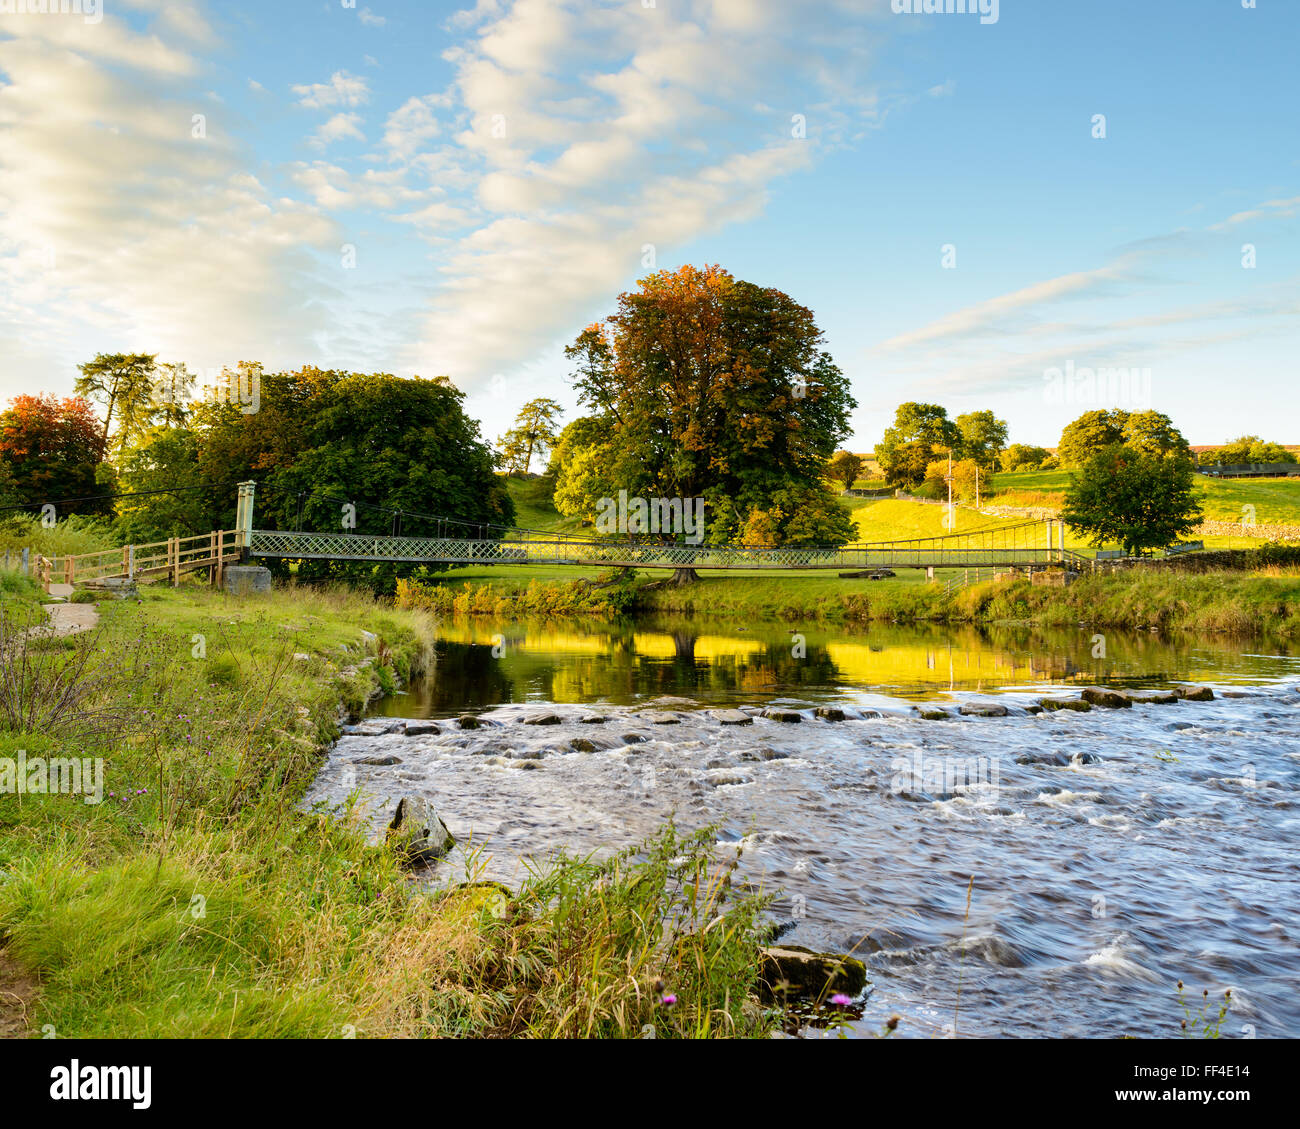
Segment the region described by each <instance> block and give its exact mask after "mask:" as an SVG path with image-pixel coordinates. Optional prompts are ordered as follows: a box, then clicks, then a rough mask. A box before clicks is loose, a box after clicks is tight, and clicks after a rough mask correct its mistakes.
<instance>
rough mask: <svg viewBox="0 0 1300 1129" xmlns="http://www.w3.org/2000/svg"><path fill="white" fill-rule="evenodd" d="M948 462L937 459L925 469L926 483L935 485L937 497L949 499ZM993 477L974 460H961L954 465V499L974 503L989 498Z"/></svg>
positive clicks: (934, 491) (934, 489) (934, 490)
mask: <svg viewBox="0 0 1300 1129" xmlns="http://www.w3.org/2000/svg"><path fill="white" fill-rule="evenodd" d="M948 473H949V471H948V460H947V459H946V458H944V459H936V460H935V461H934V462H932V463H930V465H929V466H927V467H926V468H925V481H926V482H927V483H932V484H933V493H934V495H935V497H937V498H941V499H944V500H946V499H947V497H948ZM992 484H993V475H992V474H991V473H990V472H989V471H987V470H985V469H984V468H983V467H982V466H980V465H979V463H977V462H976V461H975V460H974V459H960V460H958V461H957V462H955V463H953V464H952V497H953V500H954V501H958V502H973V501H975V499H976V497H978V496H984V497H987V496H988V491H989V487H990V486H992Z"/></svg>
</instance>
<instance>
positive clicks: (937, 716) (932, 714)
mask: <svg viewBox="0 0 1300 1129" xmlns="http://www.w3.org/2000/svg"><path fill="white" fill-rule="evenodd" d="M918 712H919V713H920V715H921V720H922V721H951V720H952V714H950V713H949V712H948V711H947V710H919V711H918Z"/></svg>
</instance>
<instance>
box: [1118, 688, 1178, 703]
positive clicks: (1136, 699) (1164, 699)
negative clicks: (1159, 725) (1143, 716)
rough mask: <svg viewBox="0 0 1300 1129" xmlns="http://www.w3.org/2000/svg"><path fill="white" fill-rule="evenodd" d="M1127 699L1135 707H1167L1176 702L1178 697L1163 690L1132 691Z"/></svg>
mask: <svg viewBox="0 0 1300 1129" xmlns="http://www.w3.org/2000/svg"><path fill="white" fill-rule="evenodd" d="M1128 699H1129V701H1130V702H1132V703H1133V704H1134V705H1135V706H1168V705H1172V704H1173V703H1174V702H1176V701H1178V695H1177V694H1173V693H1169V692H1168V691H1165V690H1141V691H1133V692H1131V693H1130V694H1129V696H1128Z"/></svg>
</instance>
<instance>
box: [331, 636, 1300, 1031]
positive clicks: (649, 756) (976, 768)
mask: <svg viewBox="0 0 1300 1129" xmlns="http://www.w3.org/2000/svg"><path fill="white" fill-rule="evenodd" d="M1186 683H1194V684H1197V685H1209V686H1212V687H1214V688H1215V690H1216V698H1215V700H1214V701H1209V702H1192V701H1179V702H1177V703H1174V704H1149V705H1137V706H1134V707H1133V708H1131V709H1117V710H1103V709H1096V710H1093V711H1092V712H1089V713H1076V712H1065V711H1061V712H1046V713H1042V714H1033V713H1031V712H1029V710H1028V709H1027V707H1032V706H1033V705H1034V704H1035V703H1036V702H1037V701H1038V699H1039V698H1041V697H1044V696H1047V695H1052V694H1062V695H1068V696H1071V697H1074V696H1077V694H1078V690H1079V688H1080V687H1081V686H1082V685H1091V684H1101V685H1108V686H1115V687H1130V688H1133V687H1139V688H1151V689H1159V688H1165V687H1172V686H1177V685H1180V684H1186ZM1297 686H1300V658H1298V657H1296V656H1293V655H1290V654H1288V653H1286V648H1285V647H1284V646H1283V645H1282V644H1266V643H1261V642H1255V643H1252V644H1249V645H1233V644H1232V643H1230V642H1224V641H1222V640H1220V641H1212V640H1206V639H1192V638H1186V637H1183V638H1179V639H1177V640H1170V639H1167V638H1162V637H1160V636H1159V635H1157V634H1155V633H1153V632H1130V633H1119V632H1114V633H1111V632H1108V633H1107V634H1106V636H1105V638H1104V639H1103V638H1101V637H1100V636H1097V635H1095V634H1094V633H1093V632H1092V631H1090V630H1085V629H1083V628H1080V629H1078V630H1076V631H1056V632H1038V631H1032V630H1028V629H1023V630H1013V629H999V630H989V631H984V630H980V629H976V628H939V627H916V626H890V625H883V626H871V627H867V628H855V629H853V630H842V629H839V628H831V629H820V630H808V631H803V630H798V631H792V630H789V629H785V628H779V627H771V626H766V627H761V628H760V627H755V628H753V629H752V630H745V629H744V628H743V627H740V628H738V627H737V626H736V624H735V623H734V622H726V623H723V622H709V621H706V620H698V619H685V618H678V619H673V620H671V621H663V622H654V621H645V622H640V621H639V622H637V623H636V624H635V625H630V626H611V625H605V624H590V625H583V626H571V625H570V626H556V625H555V624H553V623H552V624H547V623H530V622H526V621H511V622H502V623H494V622H491V621H481V620H475V621H473V622H471V623H447V624H445V625H444V626H443V629H442V631H441V641H440V643H439V646H438V658H437V665H436V669H435V670H434V671H433V672H432V673H431V674H430V675H429V676H428V677H426V678H423V679H421V680H420V681H419V682H417V683H416V684H415V685H413V686H411V687H410V688H409V689H408V690H407V692H405V693H402V694H396V695H392V696H390V697H389V698H387V699H385V700H383V701H381V702H379V703H378V704H377V706H376V707H375V708H374V709H373V710H372V711H371V718H370V719H369V724H368V725H363V726H361V727H360V732H354V733H351V734H350V735H348V736H345V737H343V738H342V739H341V740H340V741H339V742H338V743H337V745H336V746H335V748H334V749H333V750H332V752H331V755H330V758H329V760H328V762H327V763H326V765H325V766H324V768H323V769H322V771H321V773H320V775H319V777H318V779H317V781H316V783H315V785H314V787H313V789H312V792H311V794H310V796H309V797H308V802H316V801H326V802H329V803H337V802H340V801H341V800H342V799H343V798H344V796H346V795H347V793H348V792H349V791H351V790H352V789H353V788H357V787H359V788H360V789H361V792H362V795H363V802H364V803H365V804H366V805H368V808H367V810H369V811H370V812H371V813H372V820H373V826H374V828H375V829H376V830H377V829H378V828H379V827H380V826H381V825H382V822H383V821H384V820H385V819H386V818H387V817H388V816H389V814H390V813H391V811H392V808H393V807H394V806H395V804H396V800H397V798H398V797H399V796H400V795H401V794H403V793H404V792H420V793H423V794H425V795H427V796H429V797H430V798H431V799H432V800H433V801H434V802H435V804H436V806H437V808H438V810H439V812H440V813H441V814H442V817H443V819H444V820H445V821H446V823H447V825H448V827H449V828H450V829H451V831H452V832H453V834H455V835H456V836H457V838H458V840H459V841H460V842H461V843H462V844H465V843H468V842H470V841H471V840H472V842H473V843H474V844H475V845H481V846H482V847H483V848H484V849H485V851H486V854H487V857H488V864H487V865H488V871H487V875H486V876H487V877H493V878H499V879H500V880H502V881H505V882H507V883H516V884H517V883H518V881H519V880H520V878H521V876H522V874H523V864H524V861H525V860H528V859H533V860H538V859H544V858H545V857H546V856H547V855H548V854H549V853H551V852H552V851H554V850H556V849H557V848H565V849H568V850H571V851H575V852H587V851H609V850H612V849H616V848H619V847H622V846H626V845H629V844H632V843H635V842H637V841H638V840H640V839H641V838H643V837H644V836H646V835H648V834H650V833H652V832H653V831H655V830H656V828H658V827H659V826H660V825H661V824H662V822H663V821H664V820H665V819H666V818H667V817H668V816H669V815H675V817H676V819H677V821H678V823H679V825H680V826H682V827H684V828H686V829H693V828H696V827H699V826H702V825H705V824H716V825H717V826H718V827H719V828H720V829H721V830H720V839H721V840H722V841H723V842H724V843H726V844H735V843H738V842H742V841H743V845H744V848H745V849H744V854H743V863H742V871H743V872H744V873H745V874H746V875H747V876H748V877H749V878H750V879H751V880H753V881H754V882H756V883H759V884H761V886H762V887H763V888H764V889H767V890H777V889H779V890H780V891H782V893H781V896H780V898H779V900H778V901H777V903H776V905H775V907H774V911H773V913H774V916H775V918H777V919H778V920H779V921H781V922H783V923H785V924H786V927H787V929H788V931H787V932H786V933H785V934H784V935H783V937H782V940H783V942H789V943H795V944H800V945H805V946H808V947H810V948H815V949H826V950H834V951H837V952H849V951H853V952H854V953H856V954H857V955H858V956H860V957H861V958H862V959H864V960H865V961H866V963H867V966H868V975H869V977H870V978H871V980H872V982H873V988H872V990H871V992H870V995H869V996H868V997H867V999H866V1000H865V1002H864V1004H863V1008H862V1017H861V1019H860V1020H857V1021H855V1025H854V1030H855V1032H856V1033H866V1032H871V1031H878V1030H879V1029H880V1028H881V1026H882V1025H883V1023H884V1021H885V1019H886V1018H887V1017H888V1016H890V1015H891V1014H895V1013H896V1014H898V1015H900V1016H901V1017H902V1022H901V1023H900V1025H899V1028H898V1034H899V1035H901V1036H905V1037H907V1036H910V1037H933V1036H943V1035H951V1034H952V1033H953V1031H954V1030H955V1031H956V1032H957V1033H958V1034H959V1035H961V1036H963V1037H968V1036H986V1037H987V1036H1029V1037H1034V1036H1040V1037H1041V1036H1048V1037H1105V1036H1117V1035H1123V1034H1132V1035H1139V1036H1153V1035H1177V1034H1178V1032H1179V1020H1180V1019H1182V1018H1183V1014H1184V1013H1183V1009H1182V1007H1181V1005H1180V1003H1179V1000H1178V998H1177V994H1176V984H1177V981H1179V980H1182V981H1184V982H1185V984H1186V985H1187V991H1188V998H1189V1000H1192V1001H1193V1003H1194V1005H1195V1006H1194V1007H1193V1009H1192V1010H1193V1013H1195V1012H1196V1011H1198V1010H1199V1005H1200V998H1201V992H1202V990H1203V989H1208V990H1209V992H1210V996H1211V999H1212V1000H1214V1001H1215V1006H1214V1007H1213V1008H1212V1009H1211V1010H1212V1012H1213V1013H1214V1014H1216V1015H1217V1002H1218V1000H1219V999H1221V998H1222V995H1223V992H1224V991H1225V989H1229V988H1230V989H1231V990H1232V1002H1231V1008H1230V1011H1229V1013H1228V1016H1227V1018H1226V1019H1225V1020H1224V1022H1223V1027H1222V1033H1223V1035H1224V1036H1227V1037H1250V1036H1252V1035H1254V1036H1258V1037H1260V1038H1265V1037H1296V1036H1300V952H1298V951H1297V944H1296V934H1297V931H1300V880H1297V867H1296V863H1295V860H1294V854H1293V852H1294V846H1293V844H1294V841H1295V838H1296V835H1297V832H1298V831H1300V818H1298V814H1300V809H1297V806H1296V786H1297V783H1298V782H1300V691H1298V690H1297ZM664 695H671V696H675V697H680V698H685V699H690V700H691V701H693V702H696V703H699V705H700V706H701V707H708V709H692V708H689V707H688V706H686V705H683V704H681V703H678V704H671V703H670V704H669V705H667V706H666V707H664V709H663V710H662V711H660V712H667V713H669V714H671V715H673V716H674V717H675V718H676V720H675V722H673V723H671V724H665V723H662V722H663V720H664V719H663V718H662V717H659V718H654V717H651V716H648V712H649V711H648V710H647V707H646V703H648V702H651V701H652V700H653V699H656V698H658V697H661V696H664ZM963 703H966V704H967V705H968V706H970V705H978V704H995V705H1002V706H1005V707H1006V708H1007V711H1008V716H1006V717H985V716H963V715H961V714H959V713H958V712H957V710H958V709H959V708H960V706H961V705H962V704H963ZM773 706H775V707H784V708H787V709H789V710H791V711H794V712H796V713H797V714H798V715H799V717H800V719H801V720H799V721H798V722H787V721H776V720H770V719H768V718H764V717H756V718H754V720H753V722H752V724H749V725H722V724H720V723H719V722H718V721H716V720H715V719H714V718H713V717H712V715H711V714H710V713H709V710H711V709H717V708H723V707H742V708H747V709H751V710H753V709H754V708H756V707H773ZM819 706H821V707H827V706H833V707H838V708H840V709H842V710H843V711H844V713H845V716H846V720H843V721H827V720H823V719H822V718H819V717H817V716H816V714H815V712H814V711H815V709H816V708H817V707H819ZM918 706H920V707H923V708H925V709H927V710H934V709H943V710H945V711H947V712H948V713H949V714H950V715H951V716H950V718H949V719H947V720H924V719H922V718H921V716H920V714H919V712H918ZM465 713H472V714H476V715H478V716H479V717H480V718H481V719H482V721H483V722H484V724H483V725H482V727H480V728H476V729H461V728H459V727H458V725H457V724H456V722H455V721H454V720H448V721H446V722H444V723H442V724H441V725H440V728H441V732H440V733H438V734H426V735H421V736H406V735H404V734H403V733H402V732H401V731H400V723H397V722H385V721H383V720H382V719H384V718H422V719H435V720H437V719H454V718H455V717H456V716H457V715H460V714H465ZM539 713H551V714H554V715H555V716H556V717H558V718H559V719H560V720H559V722H558V723H556V724H548V725H530V724H526V723H525V719H526V718H529V717H536V716H537V715H538V714H539ZM593 714H595V715H597V716H603V717H605V718H606V719H607V720H605V721H603V722H593V721H584V720H583V717H584V716H590V715H593ZM383 730H389V731H388V732H382V731H383ZM575 740H576V741H578V742H579V747H587V746H590V747H591V748H592V750H593V751H585V752H580V751H575V749H574V745H573V742H574V741H575ZM394 756H395V757H397V758H399V761H398V763H392V764H375V765H364V764H358V763H357V761H358V759H380V760H382V759H386V758H389V757H394ZM457 865H458V861H457V859H456V856H455V855H453V856H452V857H451V858H449V859H448V860H446V861H444V862H443V863H441V864H439V869H440V870H441V871H442V872H444V873H445V874H447V875H449V876H451V875H453V874H454V872H455V870H456V867H457ZM968 887H969V906H968Z"/></svg>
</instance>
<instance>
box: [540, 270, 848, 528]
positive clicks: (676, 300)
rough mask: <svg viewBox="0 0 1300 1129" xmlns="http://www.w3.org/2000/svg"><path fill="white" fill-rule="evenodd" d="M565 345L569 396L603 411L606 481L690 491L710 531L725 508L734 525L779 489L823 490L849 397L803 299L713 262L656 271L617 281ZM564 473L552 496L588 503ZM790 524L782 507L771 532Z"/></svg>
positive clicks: (644, 493)
mask: <svg viewBox="0 0 1300 1129" xmlns="http://www.w3.org/2000/svg"><path fill="white" fill-rule="evenodd" d="M565 354H566V356H568V357H569V359H570V360H571V361H572V362H573V364H574V372H573V377H572V379H573V383H574V385H575V387H576V388H577V389H578V393H579V398H580V400H581V402H582V403H583V404H584V405H585V406H587V407H589V408H590V409H591V410H592V412H593V414H594V415H596V416H598V417H601V418H603V419H606V420H607V421H608V438H607V440H606V441H605V454H604V456H602V464H601V469H602V471H603V475H602V476H601V478H603V482H604V483H605V484H606V485H607V486H608V487H613V486H617V487H618V488H619V489H626V490H627V491H628V494H629V496H641V497H645V498H652V497H655V498H674V497H679V498H696V497H700V498H703V499H704V502H705V508H706V514H707V515H708V517H707V521H708V525H709V535H708V536H709V539H710V540H712V541H716V540H717V536H715V532H714V526H715V522H716V518H717V516H718V515H720V514H722V513H724V512H725V513H727V514H728V515H729V517H728V520H727V522H725V523H724V526H725V527H726V528H727V529H728V530H730V531H732V532H734V530H735V528H737V521H736V518H737V517H738V524H739V525H740V526H743V524H744V522H745V521H747V520H748V517H749V515H750V513H751V512H752V511H754V510H757V509H763V510H767V511H769V512H771V511H772V510H773V509H774V508H780V507H773V499H775V498H776V497H777V496H778V494H781V493H782V492H791V491H792V492H793V493H794V494H797V495H799V496H800V497H802V498H804V499H805V500H806V499H808V498H810V497H815V496H817V495H819V494H820V495H825V496H827V497H830V492H829V490H828V489H827V487H826V484H825V481H824V478H823V476H824V474H825V470H826V462H827V460H828V459H829V458H830V456H831V454H832V453H833V452H834V450H835V447H836V445H837V444H838V443H839V442H840V441H841V440H842V439H843V438H845V436H846V435H847V434H848V413H849V411H850V410H851V409H852V408H854V407H856V401H854V399H853V397H852V396H851V395H850V393H849V388H848V382H847V381H846V380H845V378H844V376H843V374H842V373H841V372H840V370H839V368H838V367H837V366H836V365H835V362H834V361H833V360H832V358H831V356H830V354H829V353H828V352H826V350H825V347H824V340H823V337H822V332H821V330H820V329H819V328H818V327H817V324H816V322H815V321H814V319H813V315H812V311H810V310H808V309H807V308H806V307H804V306H800V305H799V304H798V303H796V302H795V301H794V300H793V299H792V298H790V297H789V295H787V294H784V293H782V292H781V291H779V290H775V289H773V288H770V287H761V286H757V285H755V284H753V283H750V282H744V281H741V280H738V279H736V278H733V277H732V275H730V274H729V273H728V272H727V271H725V270H723V269H722V268H720V267H717V266H707V267H704V268H702V269H697V268H695V267H691V266H685V267H682V268H681V269H680V270H677V271H660V272H658V273H656V274H653V275H650V276H648V277H647V278H644V279H642V280H641V282H640V284H639V285H638V288H637V289H636V290H635V291H631V292H628V293H625V294H621V295H620V296H619V298H618V309H617V311H616V312H615V313H614V314H612V315H611V316H609V317H608V318H606V319H605V321H604V322H603V323H597V324H595V325H592V326H589V327H587V329H585V330H583V332H582V333H581V334H579V335H578V337H577V339H576V340H575V341H574V342H573V344H572V345H570V346H569V347H568V348H567V349H566V350H565ZM588 465H589V466H590V464H588ZM567 478H568V472H567V470H566V471H564V472H562V479H566V480H567ZM596 480H600V479H593V481H596ZM568 485H569V484H568V483H567V481H561V482H560V483H558V484H557V489H556V501H557V505H561V504H562V503H561V499H565V501H564V502H563V505H581V506H583V507H590V506H592V504H593V503H594V502H595V500H596V499H593V498H592V497H591V496H590V493H589V492H584V496H583V497H582V498H580V499H578V498H574V497H573V494H574V493H575V492H574V491H571V490H569V489H568ZM605 496H609V495H605ZM565 512H570V513H572V512H576V511H574V510H572V509H571V510H566V511H565ZM583 512H590V509H585V510H584V511H583ZM797 524H798V515H797V514H795V513H794V512H793V511H791V510H782V515H781V518H780V520H779V522H778V525H777V530H776V536H777V537H779V538H790V537H794V536H802V535H803V534H802V533H798V532H796V527H797ZM839 528H840V530H841V532H843V533H844V534H845V535H846V536H848V535H851V527H850V526H841V527H839ZM718 536H721V534H718Z"/></svg>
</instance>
